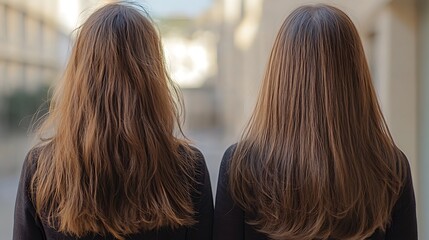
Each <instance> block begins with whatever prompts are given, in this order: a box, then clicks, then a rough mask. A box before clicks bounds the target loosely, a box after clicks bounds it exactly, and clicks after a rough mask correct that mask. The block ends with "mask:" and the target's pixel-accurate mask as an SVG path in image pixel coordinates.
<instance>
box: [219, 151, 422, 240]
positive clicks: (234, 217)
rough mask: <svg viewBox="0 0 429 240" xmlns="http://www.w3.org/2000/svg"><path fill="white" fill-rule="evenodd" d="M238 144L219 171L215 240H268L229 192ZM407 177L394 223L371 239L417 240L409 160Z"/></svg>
mask: <svg viewBox="0 0 429 240" xmlns="http://www.w3.org/2000/svg"><path fill="white" fill-rule="evenodd" d="M235 146H236V145H233V146H231V147H229V148H228V149H227V150H226V152H225V154H224V156H223V158H222V163H221V166H220V170H219V179H218V185H217V192H216V203H215V214H214V227H213V234H214V235H213V236H214V238H213V239H214V240H266V239H269V238H268V237H267V236H266V235H264V234H262V233H260V232H258V231H256V230H255V229H254V228H253V227H252V226H251V225H248V224H247V223H246V222H245V219H247V218H248V217H249V216H246V213H245V212H244V211H243V210H242V209H241V208H240V207H239V206H237V205H236V204H235V203H234V201H233V199H232V198H231V195H230V193H229V190H228V168H229V162H230V159H231V157H232V154H233V152H234V149H235ZM404 161H406V166H407V173H408V175H407V178H406V182H405V184H404V187H403V189H402V194H401V195H400V197H399V199H398V201H397V202H396V204H395V206H394V208H393V211H392V219H391V224H390V225H389V226H387V228H386V232H385V233H383V232H381V231H376V232H375V233H374V234H373V236H372V237H371V238H370V239H371V240H382V239H386V240H416V239H417V220H416V202H415V197H414V190H413V183H412V179H411V172H410V166H409V164H408V160H406V159H404Z"/></svg>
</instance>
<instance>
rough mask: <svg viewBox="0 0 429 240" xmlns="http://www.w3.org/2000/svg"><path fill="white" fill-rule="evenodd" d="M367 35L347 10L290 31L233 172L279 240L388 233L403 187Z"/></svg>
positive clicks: (324, 9) (241, 198) (280, 39)
mask: <svg viewBox="0 0 429 240" xmlns="http://www.w3.org/2000/svg"><path fill="white" fill-rule="evenodd" d="M403 159H404V158H403V156H402V153H401V152H400V151H399V150H398V149H397V148H396V146H395V144H394V142H393V140H392V138H391V135H390V133H389V130H388V128H387V126H386V123H385V121H384V118H383V115H382V113H381V110H380V107H379V104H378V102H377V98H376V94H375V92H374V88H373V86H372V83H371V76H370V72H369V69H368V65H367V62H366V59H365V54H364V50H363V47H362V44H361V41H360V39H359V35H358V32H357V30H356V28H355V26H354V25H353V23H352V21H351V20H350V19H349V17H348V16H347V15H346V14H345V13H344V12H342V11H341V10H339V9H337V8H334V7H331V6H326V5H309V6H303V7H300V8H298V9H296V10H295V11H293V12H292V13H291V14H290V15H289V16H288V17H287V19H286V20H285V22H284V23H283V25H282V27H281V29H280V31H279V33H278V35H277V38H276V40H275V43H274V46H273V49H272V51H271V55H270V59H269V63H268V66H267V70H266V74H265V77H264V80H263V83H262V88H261V91H260V95H259V99H258V101H257V105H256V108H255V110H254V112H253V115H252V117H251V120H250V122H249V124H248V126H247V128H246V131H245V133H244V135H243V137H242V140H241V141H240V142H239V143H238V145H237V147H236V150H235V152H234V154H233V157H232V160H231V165H230V191H231V194H232V196H233V199H234V200H235V201H236V202H237V203H238V204H239V205H240V206H241V207H242V208H243V209H244V210H245V212H247V213H249V214H247V216H252V217H249V218H248V219H247V221H248V223H249V224H252V225H254V226H255V228H256V229H257V230H259V231H260V232H262V233H265V234H267V235H268V236H269V237H270V238H272V239H300V240H310V239H327V238H333V239H364V238H366V237H369V236H370V235H372V233H373V232H374V231H375V230H377V229H380V230H384V229H385V227H386V225H387V224H388V223H389V218H390V213H391V211H392V208H393V206H394V204H395V202H396V200H397V198H398V195H399V194H400V189H401V187H402V185H403V179H404V164H403Z"/></svg>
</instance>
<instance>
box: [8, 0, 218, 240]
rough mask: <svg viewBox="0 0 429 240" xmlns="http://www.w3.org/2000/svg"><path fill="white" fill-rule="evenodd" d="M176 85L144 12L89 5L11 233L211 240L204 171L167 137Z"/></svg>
mask: <svg viewBox="0 0 429 240" xmlns="http://www.w3.org/2000/svg"><path fill="white" fill-rule="evenodd" d="M175 89H176V88H175V87H174V84H173V83H172V81H171V80H170V79H169V77H168V74H167V72H166V68H165V65H164V59H163V53H162V47H161V41H160V37H159V36H158V32H157V30H156V29H155V27H154V25H153V24H152V22H151V21H150V18H149V17H148V16H147V15H146V14H145V13H144V11H142V10H141V9H138V7H137V6H134V5H130V4H126V3H114V4H108V5H105V6H103V7H101V8H100V9H98V10H97V11H95V12H94V13H93V14H92V15H91V16H90V17H89V18H88V19H87V20H86V22H85V23H84V24H83V25H82V26H81V27H80V29H79V30H78V36H77V39H76V41H75V44H74V47H73V50H72V53H71V56H70V59H69V62H68V65H67V67H66V70H65V73H64V77H63V81H62V82H61V84H60V85H59V86H58V87H57V88H56V90H55V92H54V97H53V100H52V102H51V106H50V111H49V115H48V116H47V119H45V121H44V123H43V125H42V127H41V133H42V136H43V137H42V138H41V143H40V144H38V145H37V146H36V147H34V148H33V149H32V150H31V151H30V153H29V154H28V155H27V158H26V161H25V163H24V166H23V170H22V175H21V180H20V184H19V189H18V194H17V200H16V207H15V224H14V237H13V238H14V239H16V240H18V239H20V240H23V239H31V240H37V239H210V238H211V235H212V215H213V202H212V193H211V189H210V180H209V173H208V171H207V168H206V164H205V161H204V158H203V156H202V154H201V153H200V152H199V151H198V150H197V149H196V148H193V147H191V146H190V145H189V143H188V141H186V140H183V139H180V138H178V137H176V133H177V132H181V130H180V122H179V112H178V110H179V109H178V106H180V105H178V103H181V102H180V101H179V102H177V101H176V100H177V99H180V98H179V97H178V96H177V98H175V96H174V93H177V91H176V90H175ZM175 99H176V100H175ZM178 130H179V131H178ZM47 134H49V136H47Z"/></svg>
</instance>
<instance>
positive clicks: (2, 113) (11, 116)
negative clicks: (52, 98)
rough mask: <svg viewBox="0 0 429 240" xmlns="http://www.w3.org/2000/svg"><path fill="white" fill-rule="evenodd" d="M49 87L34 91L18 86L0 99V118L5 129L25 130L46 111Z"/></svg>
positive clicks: (43, 86)
mask: <svg viewBox="0 0 429 240" xmlns="http://www.w3.org/2000/svg"><path fill="white" fill-rule="evenodd" d="M48 90H49V87H48V86H45V85H42V86H41V87H39V88H37V89H36V90H35V91H34V90H33V91H28V90H26V89H24V88H19V89H17V90H15V91H14V92H12V93H10V94H7V95H5V96H3V97H2V99H1V105H2V106H1V108H0V119H1V124H2V125H3V129H5V130H6V131H12V132H14V131H27V130H28V129H29V127H31V124H32V123H34V122H35V121H36V120H37V119H38V118H40V117H41V116H43V115H44V114H46V113H47V112H48V107H49V103H48V99H49V96H48Z"/></svg>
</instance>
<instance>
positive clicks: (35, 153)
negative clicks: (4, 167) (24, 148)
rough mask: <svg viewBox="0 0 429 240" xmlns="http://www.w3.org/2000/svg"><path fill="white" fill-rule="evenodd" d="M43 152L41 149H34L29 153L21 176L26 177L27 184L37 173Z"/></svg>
mask: <svg viewBox="0 0 429 240" xmlns="http://www.w3.org/2000/svg"><path fill="white" fill-rule="evenodd" d="M41 151H42V148H41V147H36V148H32V149H30V150H29V151H28V153H27V155H26V157H25V160H24V163H23V165H22V170H21V176H22V177H24V179H25V180H26V182H27V181H29V179H30V178H31V177H32V176H33V175H34V172H35V171H36V168H37V163H38V160H39V156H40V153H41Z"/></svg>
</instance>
